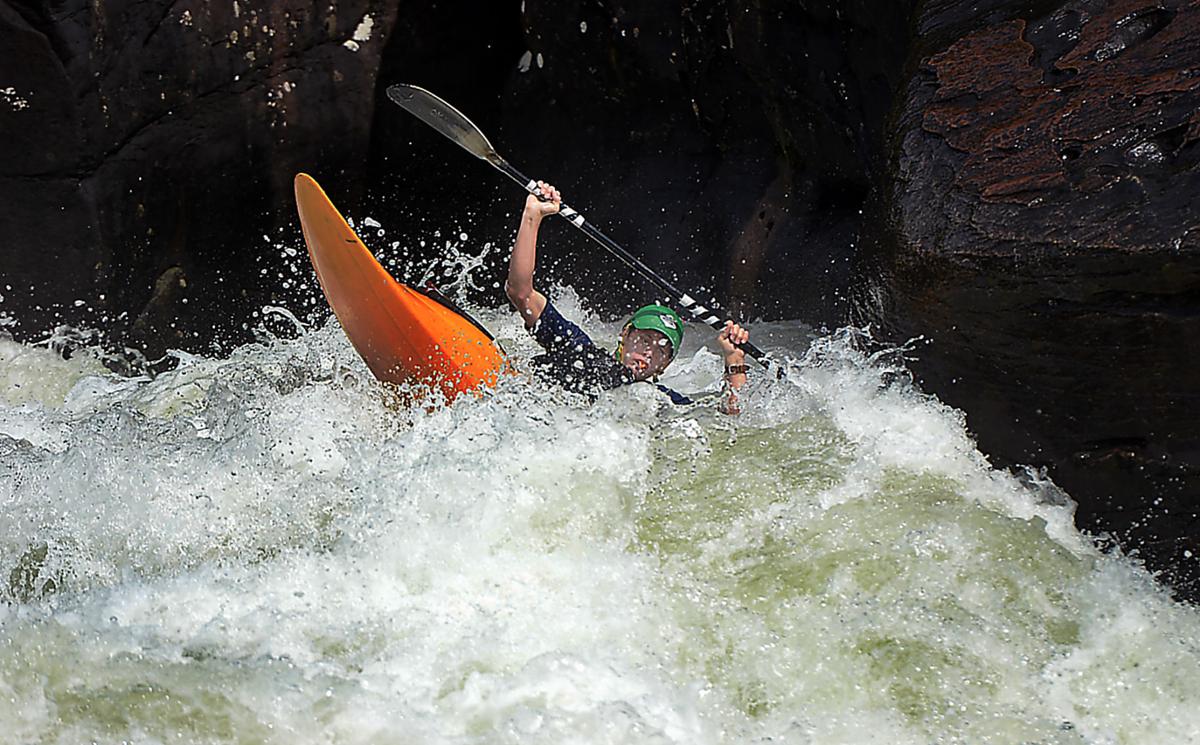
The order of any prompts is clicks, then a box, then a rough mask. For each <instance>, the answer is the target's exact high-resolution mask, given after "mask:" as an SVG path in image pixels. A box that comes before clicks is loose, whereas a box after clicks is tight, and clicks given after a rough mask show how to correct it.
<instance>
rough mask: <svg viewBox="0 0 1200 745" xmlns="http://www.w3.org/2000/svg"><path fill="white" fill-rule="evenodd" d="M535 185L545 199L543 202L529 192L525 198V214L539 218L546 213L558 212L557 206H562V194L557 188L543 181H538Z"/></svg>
mask: <svg viewBox="0 0 1200 745" xmlns="http://www.w3.org/2000/svg"><path fill="white" fill-rule="evenodd" d="M537 185H538V190H539V191H541V193H542V196H543V197H544V198H545V199H546V201H544V202H543V201H542V200H541V199H538V198H537V197H535V196H534V195H532V194H530V195H529V196H528V197H526V198H525V214H526V215H529V216H531V217H537V218H538V219H541V218H543V217H545V216H546V215H553V214H554V213H556V212H558V210H559V208H560V207H562V194H559V193H558V189H555V188H554V187H553V186H551V185H550V184H547V183H546V182H545V181H539V182H537Z"/></svg>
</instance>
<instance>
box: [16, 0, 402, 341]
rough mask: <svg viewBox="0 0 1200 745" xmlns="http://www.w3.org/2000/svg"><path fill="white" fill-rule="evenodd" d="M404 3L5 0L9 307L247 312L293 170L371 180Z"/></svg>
mask: <svg viewBox="0 0 1200 745" xmlns="http://www.w3.org/2000/svg"><path fill="white" fill-rule="evenodd" d="M395 13H396V9H395V4H394V3H389V2H385V1H384V0H349V2H343V3H338V4H337V6H336V8H335V9H332V10H330V9H329V8H320V7H318V6H314V5H313V4H311V3H304V2H295V1H288V2H265V1H263V0H231V1H229V2H220V3H210V2H205V1H203V0H195V1H194V2H187V1H184V2H166V1H164V0H155V1H153V2H123V1H122V0H112V1H110V0H97V1H96V2H83V0H66V2H63V3H53V4H45V3H38V2H26V1H24V0H0V39H2V40H3V45H4V53H3V54H2V55H0V85H3V86H6V88H5V90H3V91H0V131H2V132H3V140H4V142H3V145H2V147H3V148H4V150H3V152H4V157H3V158H2V159H0V236H3V239H4V245H3V246H0V267H2V272H0V274H2V277H3V282H2V283H0V284H3V285H8V286H11V289H0V293H2V294H3V295H5V296H6V297H5V303H4V304H0V311H3V310H4V309H5V308H6V307H7V308H17V309H19V318H20V321H21V325H22V326H23V327H24V328H26V329H28V330H29V331H31V332H35V331H40V330H44V329H46V328H48V327H50V326H52V325H53V324H54V323H56V322H58V321H59V320H71V321H74V322H80V321H83V322H90V323H92V324H96V325H101V326H106V327H110V328H123V329H125V331H126V334H127V338H128V339H129V341H130V342H132V343H134V344H139V345H145V346H148V347H151V348H153V349H156V350H161V349H162V348H163V347H164V346H166V345H170V346H187V345H188V344H189V343H194V340H195V339H206V338H211V337H212V336H213V335H214V333H215V332H216V331H217V330H219V328H220V327H222V326H225V325H229V326H233V327H238V326H240V325H241V324H242V322H244V321H245V320H246V317H245V312H244V310H245V306H246V305H247V303H246V302H244V300H243V297H242V296H243V293H244V292H245V290H246V288H247V287H248V286H251V285H252V282H246V281H245V280H244V278H245V277H256V276H258V274H259V273H260V272H261V271H263V270H264V269H267V267H266V266H265V265H264V264H262V263H261V262H257V261H256V259H258V258H261V254H260V252H261V249H262V245H263V241H262V234H263V233H264V232H265V231H267V230H269V229H270V228H271V227H272V226H273V225H274V224H287V225H289V227H290V225H291V222H292V221H293V219H294V209H293V207H292V202H291V179H292V175H293V174H294V173H295V171H297V170H301V169H302V168H303V169H326V170H330V171H333V170H340V171H342V172H343V173H344V175H345V177H346V179H345V180H346V181H349V182H351V183H353V182H355V181H357V180H361V174H362V172H363V170H364V169H363V166H364V164H365V161H366V156H367V149H368V145H369V135H370V124H371V118H372V113H373V109H374V105H375V98H374V92H375V76H376V73H377V71H378V67H379V57H380V51H381V50H382V48H383V46H384V42H385V40H386V34H387V32H388V30H389V29H390V28H391V25H392V23H393V19H394V17H395ZM12 315H17V314H16V313H13V314H12Z"/></svg>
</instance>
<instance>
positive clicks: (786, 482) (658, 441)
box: [0, 291, 1200, 745]
mask: <svg viewBox="0 0 1200 745" xmlns="http://www.w3.org/2000/svg"><path fill="white" fill-rule="evenodd" d="M558 304H559V306H560V307H562V308H563V309H564V311H566V312H567V314H568V315H569V316H571V317H574V318H577V319H579V320H581V321H582V325H583V326H584V327H585V328H586V329H587V330H588V331H589V332H594V333H595V335H596V338H597V339H598V340H600V339H604V340H611V339H613V338H615V335H616V329H615V327H613V326H612V325H609V324H604V323H601V322H599V321H597V320H596V319H595V317H593V316H591V315H589V314H588V313H586V312H584V311H583V310H582V309H581V308H580V306H579V303H578V301H577V300H576V299H574V297H573V295H572V294H571V293H570V292H569V291H566V292H563V293H560V298H559V300H558ZM479 315H481V316H482V320H483V321H484V322H485V323H486V324H487V325H489V326H490V327H491V328H492V329H493V330H495V331H497V332H498V336H499V337H500V340H501V343H502V344H503V345H504V346H505V347H506V348H507V349H508V350H509V351H510V352H511V353H512V356H513V357H514V359H516V360H517V361H518V366H520V361H521V360H528V359H529V357H530V356H532V355H533V354H534V345H533V342H532V341H531V340H530V339H529V338H528V337H527V336H526V335H525V334H524V333H523V331H522V330H521V329H520V327H519V321H518V320H517V319H516V317H515V316H514V315H513V314H512V313H505V312H502V311H486V310H484V311H479ZM755 334H756V335H755V340H756V341H757V342H758V343H759V345H760V346H763V347H764V348H766V349H768V350H772V351H773V353H774V354H775V355H777V356H778V357H779V358H780V359H786V358H788V357H789V355H790V356H791V358H792V359H791V360H790V361H789V362H788V363H787V364H786V376H785V377H784V378H783V379H779V380H776V379H772V378H771V377H770V376H765V375H762V374H761V373H760V374H758V375H755V376H754V379H753V380H752V382H751V389H750V392H749V393H748V396H747V399H746V400H745V409H746V410H745V413H744V414H743V415H742V416H741V417H738V418H728V417H724V416H722V415H720V414H718V413H717V412H716V411H715V410H714V406H713V405H712V403H711V401H709V402H702V403H700V404H698V405H696V406H694V407H693V408H690V409H679V408H675V407H672V406H671V405H670V404H669V403H668V402H667V401H666V399H665V398H664V397H663V396H661V395H660V394H658V393H656V392H655V391H654V390H653V389H652V388H651V387H650V386H646V385H638V386H633V387H630V388H627V389H622V390H617V391H613V392H609V393H606V394H603V395H602V396H601V397H600V398H599V400H598V401H596V402H595V403H594V404H590V403H588V402H587V401H585V400H582V399H577V398H572V397H570V396H568V395H566V394H563V393H562V392H559V391H554V390H546V389H544V388H542V387H540V386H539V385H538V384H537V383H536V382H534V380H533V379H532V378H530V377H529V376H527V375H515V376H508V377H506V379H505V380H503V381H502V383H501V385H500V386H499V388H498V389H497V390H495V391H493V392H490V393H488V394H486V395H484V396H483V397H481V398H478V399H476V398H473V397H471V396H465V397H462V398H461V399H460V400H458V401H457V402H455V403H454V404H453V405H451V406H448V407H447V406H443V407H419V406H418V407H413V406H405V405H404V404H403V402H402V401H401V400H400V398H401V397H399V396H397V395H396V394H395V393H393V392H389V391H386V390H384V389H383V388H382V387H381V386H379V385H378V384H376V383H374V382H373V380H372V378H371V376H370V374H369V373H368V372H367V370H366V368H365V366H364V365H363V364H362V363H361V361H360V360H359V359H358V357H357V356H356V354H355V353H354V351H353V349H352V348H351V347H350V345H349V343H348V342H347V341H346V339H345V337H344V336H343V335H342V332H341V330H340V328H339V327H338V325H337V323H336V321H330V322H329V323H327V324H324V325H321V326H319V327H316V328H311V329H307V330H305V331H304V333H301V334H299V335H298V336H296V337H295V338H281V337H280V338H277V337H270V336H264V337H263V339H262V341H261V342H259V343H255V344H249V345H246V346H243V347H241V348H238V349H236V350H235V351H233V352H232V353H231V354H229V355H227V356H224V357H220V358H217V357H212V358H210V357H204V356H189V355H182V354H180V355H178V356H179V358H180V360H179V365H178V367H177V368H176V369H174V370H173V371H171V372H168V373H164V374H161V375H159V376H157V377H155V378H153V379H151V378H120V377H117V376H114V375H112V374H109V373H108V372H107V371H106V370H105V369H104V368H103V367H102V366H101V365H100V364H99V362H98V361H96V359H95V354H94V353H88V352H87V351H86V350H85V351H84V352H80V353H77V354H75V355H74V356H73V357H72V358H71V359H70V360H63V359H62V358H61V357H60V356H59V355H56V354H54V353H53V352H51V351H50V350H48V349H46V348H44V347H35V346H22V345H18V344H15V343H13V342H11V341H0V391H2V393H3V396H2V400H0V508H2V512H0V741H3V742H5V743H80V742H92V741H95V742H102V743H116V742H122V741H131V742H138V743H166V742H172V743H173V742H192V743H217V742H222V743H224V742H242V743H289V744H291V743H331V742H337V743H387V742H394V743H547V744H549V743H554V744H557V743H688V744H689V745H694V744H696V743H753V742H772V743H1055V744H1058V745H1067V744H1071V743H1130V744H1138V745H1142V744H1146V743H1155V744H1167V743H1195V742H1200V613H1198V612H1197V611H1196V610H1195V609H1193V608H1191V607H1188V606H1184V605H1180V604H1176V603H1173V602H1172V601H1171V600H1169V598H1168V597H1167V596H1166V595H1165V593H1164V592H1163V591H1161V590H1160V589H1158V588H1157V587H1156V586H1155V585H1154V584H1153V582H1152V581H1151V579H1150V577H1149V576H1148V575H1147V574H1146V573H1145V572H1144V571H1143V570H1142V569H1141V568H1140V567H1139V566H1137V564H1136V563H1135V562H1134V561H1132V560H1130V559H1128V558H1125V557H1122V556H1120V555H1117V554H1115V553H1104V552H1102V551H1100V550H1099V549H1097V548H1096V547H1095V546H1094V545H1093V543H1092V541H1091V540H1090V539H1089V538H1087V537H1086V536H1082V535H1081V534H1080V533H1079V532H1078V531H1077V530H1076V529H1075V528H1074V525H1073V522H1072V504H1071V502H1070V500H1069V499H1067V498H1066V497H1065V495H1063V494H1062V493H1061V492H1059V491H1058V490H1057V489H1056V488H1055V487H1054V486H1053V485H1052V484H1050V483H1048V482H1046V481H1045V480H1043V479H1039V478H1037V476H1036V475H1033V474H1025V475H1021V476H1017V475H1014V474H1011V473H1009V472H1005V471H999V470H996V469H994V468H992V467H991V466H990V465H989V464H988V462H987V460H986V459H985V458H984V457H983V456H982V455H981V454H980V453H979V452H978V451H977V450H976V448H975V446H974V443H973V442H972V440H971V439H970V437H969V435H968V434H967V432H966V431H965V428H964V422H963V418H962V416H961V415H960V414H959V413H958V412H956V411H954V410H951V409H949V408H947V407H946V406H944V405H942V404H941V403H939V402H938V401H937V400H936V399H933V398H931V397H929V396H927V395H924V394H922V393H920V392H919V391H918V390H916V389H915V388H914V387H913V386H912V385H911V384H910V383H909V382H908V379H907V378H906V376H905V374H904V368H903V360H902V357H903V354H902V352H896V351H893V352H891V353H885V352H880V351H877V348H876V347H875V346H873V345H872V344H871V343H870V340H869V334H868V333H866V332H864V331H862V330H852V329H848V330H843V331H840V332H837V333H833V334H831V335H825V336H821V335H814V334H811V333H810V332H808V330H806V329H804V328H800V327H798V326H797V325H795V324H760V325H759V326H757V327H756V328H755ZM702 336H707V332H705V331H702V330H697V329H693V330H692V331H691V333H690V338H689V340H688V342H686V345H685V348H684V351H683V352H682V354H681V358H680V360H679V361H677V362H676V364H675V365H674V369H673V370H672V372H671V374H670V375H669V376H668V378H667V379H665V380H664V382H665V383H667V384H668V385H670V386H671V387H673V388H676V389H678V390H681V391H684V392H697V391H702V390H715V388H716V386H717V382H718V375H719V368H720V365H719V361H718V357H717V356H716V355H715V354H714V353H713V352H711V351H709V350H708V349H706V348H704V347H702V346H700V344H701V342H702V341H704V339H700V338H698V337H702Z"/></svg>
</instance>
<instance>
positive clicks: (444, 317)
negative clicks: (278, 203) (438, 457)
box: [295, 173, 505, 400]
mask: <svg viewBox="0 0 1200 745" xmlns="http://www.w3.org/2000/svg"><path fill="white" fill-rule="evenodd" d="M295 191H296V209H297V211H298V212H299V214H300V227H301V229H302V230H303V232H304V242H305V244H306V245H307V246H308V256H309V259H311V260H312V265H313V269H315V270H316V273H317V280H318V281H319V282H320V283H321V290H322V291H323V292H324V293H325V298H326V299H327V300H328V301H329V306H330V307H331V308H332V309H333V312H334V315H336V316H337V319H338V321H339V322H340V323H341V325H342V328H343V329H344V330H345V332H346V336H347V337H348V338H349V339H350V343H351V344H353V345H354V348H355V349H356V350H358V353H359V355H361V356H362V358H363V361H365V362H366V363H367V367H368V368H370V370H371V372H372V374H374V375H375V377H376V378H378V379H379V380H381V381H384V382H387V383H396V384H405V383H409V384H411V383H416V384H424V385H427V386H429V387H430V388H432V389H436V390H440V391H441V392H442V394H443V395H444V396H445V397H446V399H447V400H453V399H454V398H455V397H457V396H458V395H459V394H461V393H464V392H467V391H477V390H479V389H480V388H482V387H485V386H492V385H494V384H495V383H496V380H497V379H498V378H499V375H500V373H501V372H502V371H503V370H504V369H505V361H504V357H503V356H502V355H501V353H500V351H499V349H497V347H496V344H495V342H494V341H492V338H491V336H490V335H488V334H487V333H486V332H485V331H483V330H482V329H481V328H480V327H478V326H477V325H476V324H475V323H474V322H473V321H472V320H470V319H469V318H467V317H466V316H465V315H462V314H460V313H458V312H456V311H455V310H454V309H452V308H450V307H447V305H445V304H443V303H441V302H439V301H437V300H435V299H434V298H432V297H430V296H428V295H426V294H424V293H422V292H419V291H417V290H414V289H413V288H411V287H408V286H407V285H404V284H402V283H400V282H397V281H396V280H395V279H393V278H392V276H391V275H390V274H388V272H387V270H386V269H384V268H383V266H382V265H380V263H379V262H378V261H376V260H375V257H374V256H373V255H372V254H371V252H370V251H369V250H367V247H366V246H365V245H363V242H362V241H361V240H360V239H359V237H358V236H357V235H356V234H355V232H354V230H353V229H352V228H351V227H350V225H349V224H348V223H347V222H346V220H345V218H343V217H342V215H341V213H339V212H338V211H337V208H336V207H334V206H333V203H332V202H330V200H329V197H328V196H326V194H325V191H324V190H323V189H322V188H321V186H320V185H319V184H318V183H317V182H316V181H315V180H314V179H313V178H312V177H311V176H309V175H307V174H304V173H300V174H297V175H296V179H295Z"/></svg>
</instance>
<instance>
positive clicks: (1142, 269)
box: [863, 0, 1200, 596]
mask: <svg viewBox="0 0 1200 745" xmlns="http://www.w3.org/2000/svg"><path fill="white" fill-rule="evenodd" d="M917 24H918V32H919V39H921V42H920V43H919V44H918V46H917V48H916V49H915V50H914V54H913V55H912V60H913V61H914V62H915V63H916V66H915V69H914V72H913V76H912V77H911V78H910V80H909V82H908V85H907V88H906V90H905V94H904V98H903V101H902V102H901V104H900V107H899V110H898V118H897V125H896V128H895V130H894V140H893V147H894V150H893V163H894V168H895V172H894V177H893V179H892V180H891V182H890V184H889V186H888V191H887V197H888V198H887V202H886V214H885V215H884V216H883V217H884V223H885V225H884V227H883V229H882V230H880V231H879V233H878V237H879V241H878V243H877V244H876V246H877V248H878V249H879V251H878V254H877V256H878V257H881V258H882V260H881V261H880V263H879V264H878V265H876V269H877V271H875V272H872V273H871V274H872V276H873V277H874V279H873V280H872V281H871V283H870V284H871V288H870V291H868V292H866V293H864V295H863V297H864V298H865V300H864V303H863V309H864V311H865V312H864V315H865V316H866V317H867V318H869V319H872V320H875V321H877V322H880V323H882V324H883V325H885V326H886V327H887V328H888V329H890V330H891V332H892V334H893V335H894V336H896V337H899V338H908V337H911V336H917V335H924V336H925V337H927V339H928V340H929V344H928V345H927V346H926V347H925V348H924V349H923V351H922V357H923V359H922V360H921V361H920V363H919V365H918V370H919V372H920V373H921V374H922V377H923V382H924V384H925V386H926V387H927V388H928V389H929V390H931V391H932V392H934V393H936V394H937V395H938V396H939V397H941V398H942V399H943V400H945V401H946V402H948V403H950V404H952V405H954V406H957V407H960V408H963V409H964V410H965V411H966V412H967V413H968V423H969V425H970V426H971V428H972V429H973V430H974V431H975V432H976V433H977V434H978V437H979V442H980V445H981V447H982V449H983V450H984V451H985V452H988V453H990V454H992V455H993V456H995V457H996V458H997V460H999V461H1000V462H1003V463H1023V464H1033V465H1042V466H1045V467H1047V468H1048V470H1049V473H1050V475H1052V476H1053V478H1054V479H1055V480H1056V481H1057V482H1058V483H1059V484H1060V485H1062V486H1063V487H1065V488H1066V490H1067V491H1068V492H1069V493H1070V494H1072V495H1073V496H1074V497H1075V498H1076V499H1077V500H1078V501H1079V502H1080V508H1079V512H1078V518H1079V522H1080V524H1081V526H1083V527H1086V528H1090V529H1092V530H1095V531H1097V532H1100V531H1108V532H1111V533H1112V534H1114V535H1115V536H1117V537H1118V538H1119V539H1120V540H1121V541H1122V543H1123V544H1124V545H1125V546H1126V547H1129V548H1136V549H1138V550H1140V551H1141V553H1142V555H1143V556H1144V557H1145V558H1146V559H1147V561H1148V563H1149V564H1150V565H1151V567H1153V568H1156V569H1165V570H1167V577H1166V578H1167V579H1168V581H1170V582H1172V583H1173V584H1175V585H1176V586H1177V587H1179V588H1181V589H1182V590H1183V591H1184V592H1185V593H1187V594H1191V595H1193V596H1195V595H1196V593H1197V591H1198V587H1197V585H1196V581H1197V574H1196V571H1197V566H1198V564H1197V560H1196V557H1198V556H1200V539H1198V536H1200V427H1197V426H1196V423H1195V422H1196V418H1195V412H1196V411H1197V410H1200V408H1198V407H1200V375H1197V372H1196V368H1195V364H1194V361H1193V358H1194V356H1195V355H1194V354H1192V353H1191V350H1192V349H1195V348H1196V347H1197V345H1198V344H1200V313H1198V312H1197V309H1198V308H1200V196H1198V195H1200V168H1198V167H1197V166H1198V163H1200V147H1197V140H1198V139H1200V4H1197V3H1195V2H1182V1H1179V2H1145V1H1143V0H1110V1H1107V2H1105V1H1103V0H1088V1H1084V2H1069V3H1045V4H1041V5H1039V6H1037V7H1032V8H1025V7H1022V5H1021V4H1019V3H991V5H990V7H989V5H988V4H987V3H985V4H983V5H982V6H974V5H972V6H965V5H962V4H955V3H949V2H927V3H926V4H925V5H924V6H923V7H922V8H921V9H920V12H919V14H918V19H917Z"/></svg>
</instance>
